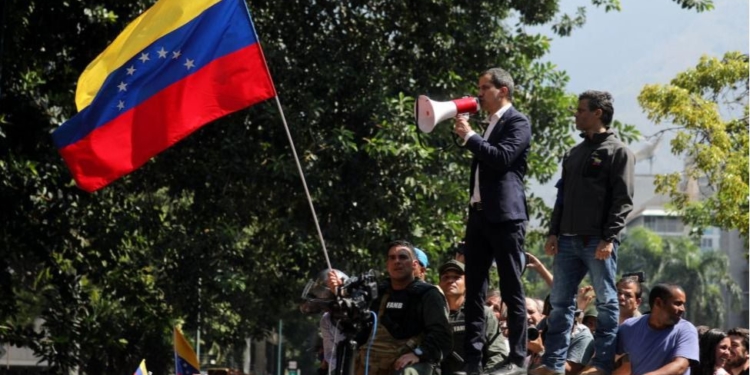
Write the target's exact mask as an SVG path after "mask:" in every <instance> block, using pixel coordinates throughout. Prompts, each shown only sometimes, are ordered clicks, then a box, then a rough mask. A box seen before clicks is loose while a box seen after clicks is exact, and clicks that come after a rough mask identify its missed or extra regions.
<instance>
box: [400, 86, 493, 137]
mask: <svg viewBox="0 0 750 375" xmlns="http://www.w3.org/2000/svg"><path fill="white" fill-rule="evenodd" d="M477 111H479V101H478V100H477V98H475V97H466V98H461V99H455V100H451V101H448V102H436V101H434V100H431V99H430V98H428V97H427V96H425V95H420V96H419V97H418V98H417V101H416V102H415V103H414V114H415V117H416V118H417V125H419V130H421V131H422V132H424V133H430V132H432V130H433V129H435V125H437V124H438V123H439V122H441V121H444V120H447V119H449V118H452V117H454V116H456V115H457V114H459V113H474V112H477Z"/></svg>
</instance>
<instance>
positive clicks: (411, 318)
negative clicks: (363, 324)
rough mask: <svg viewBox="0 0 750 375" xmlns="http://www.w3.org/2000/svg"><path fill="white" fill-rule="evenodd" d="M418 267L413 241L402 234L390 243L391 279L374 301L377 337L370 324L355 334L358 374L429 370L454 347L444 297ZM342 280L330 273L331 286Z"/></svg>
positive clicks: (407, 374) (410, 374)
mask: <svg viewBox="0 0 750 375" xmlns="http://www.w3.org/2000/svg"><path fill="white" fill-rule="evenodd" d="M417 267H419V263H418V260H417V255H416V253H415V251H414V246H412V245H411V244H410V243H409V242H407V241H403V240H398V241H394V242H391V243H390V244H389V245H388V259H387V269H388V275H389V279H388V281H386V282H384V283H382V284H381V285H380V287H379V290H378V298H376V299H374V300H373V301H372V304H371V305H370V310H371V311H373V312H376V314H377V325H376V328H375V337H374V339H372V340H370V337H372V328H371V327H370V329H366V330H363V331H362V332H360V334H359V335H357V337H356V338H355V339H356V340H357V342H358V343H359V344H360V347H359V353H358V357H357V360H356V363H355V374H356V375H365V374H368V375H393V374H403V375H431V374H432V373H433V371H434V370H435V368H436V366H437V365H438V364H439V363H440V362H441V361H442V360H443V359H444V358H445V357H446V356H447V355H449V354H450V353H451V348H452V347H453V338H452V336H451V327H450V325H449V323H448V309H447V307H446V302H445V297H443V295H442V294H441V293H440V291H439V290H438V288H437V287H435V286H434V285H430V284H428V283H425V282H424V281H421V280H418V279H416V278H415V277H414V269H415V268H417ZM340 284H341V282H340V280H338V279H337V277H336V274H335V273H330V274H329V286H330V287H331V289H332V290H336V288H337V287H338V286H339V285H340ZM368 349H369V351H368ZM365 367H367V369H366V368H365Z"/></svg>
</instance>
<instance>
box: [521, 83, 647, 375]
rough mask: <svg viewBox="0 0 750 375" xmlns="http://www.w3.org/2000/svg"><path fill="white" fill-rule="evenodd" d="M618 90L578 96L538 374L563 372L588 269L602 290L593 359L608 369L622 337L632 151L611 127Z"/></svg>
mask: <svg viewBox="0 0 750 375" xmlns="http://www.w3.org/2000/svg"><path fill="white" fill-rule="evenodd" d="M612 102H613V99H612V95H610V94H609V93H608V92H604V91H593V90H592V91H586V92H584V93H583V94H581V95H580V96H579V97H578V108H577V110H576V114H575V120H576V128H577V129H578V130H580V131H581V132H582V134H581V136H582V137H583V138H584V139H583V141H582V142H581V143H579V144H578V145H576V146H574V147H573V148H572V149H570V151H568V152H567V153H566V155H565V157H564V159H563V171H562V187H561V189H562V192H561V193H562V202H558V204H556V205H555V208H554V210H553V211H552V219H551V220H550V227H549V236H548V238H547V243H546V244H545V252H546V253H547V254H548V255H553V256H554V257H555V260H554V267H553V270H552V273H553V274H554V275H555V279H554V282H553V284H552V292H551V294H550V303H551V305H552V311H551V312H550V315H549V317H548V318H547V325H548V329H547V337H546V340H545V354H544V358H543V359H542V363H543V365H544V366H541V367H539V368H537V369H534V370H533V371H532V372H531V373H532V374H533V375H551V374H562V373H563V372H564V369H565V367H564V366H565V358H566V355H567V350H568V346H569V344H570V329H571V326H572V324H573V311H574V304H575V300H576V298H575V297H576V293H577V291H578V286H579V284H580V283H581V281H582V280H583V278H584V277H585V276H586V273H589V274H590V275H591V281H592V284H593V286H594V292H595V293H596V309H597V323H596V332H595V334H594V347H595V354H594V358H593V360H592V361H591V364H592V367H590V368H587V369H585V370H584V373H587V374H593V373H599V374H607V375H608V374H610V373H611V372H612V366H613V363H614V355H615V350H616V345H617V341H616V340H617V325H618V315H619V313H618V302H617V288H616V286H615V274H616V273H617V246H618V245H619V234H620V231H621V230H622V228H623V227H625V218H626V217H627V216H628V214H629V213H630V211H632V209H633V169H634V165H635V157H634V156H633V153H632V152H631V151H630V150H628V148H627V147H626V146H625V145H624V144H623V143H622V141H620V140H619V139H618V138H617V136H616V135H615V134H614V133H613V132H612V131H611V130H609V124H610V123H611V122H612V116H613V114H614V107H613V105H612Z"/></svg>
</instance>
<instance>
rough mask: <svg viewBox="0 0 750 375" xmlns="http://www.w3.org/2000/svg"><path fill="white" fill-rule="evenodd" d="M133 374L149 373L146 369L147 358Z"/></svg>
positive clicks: (142, 374) (143, 374)
mask: <svg viewBox="0 0 750 375" xmlns="http://www.w3.org/2000/svg"><path fill="white" fill-rule="evenodd" d="M133 375H148V370H146V360H145V359H144V360H142V361H141V365H140V366H138V369H136V370H135V372H134V373H133Z"/></svg>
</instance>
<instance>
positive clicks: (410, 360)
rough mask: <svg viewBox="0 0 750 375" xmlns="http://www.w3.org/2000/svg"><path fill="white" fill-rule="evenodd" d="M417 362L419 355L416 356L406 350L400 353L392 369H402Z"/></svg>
mask: <svg viewBox="0 0 750 375" xmlns="http://www.w3.org/2000/svg"><path fill="white" fill-rule="evenodd" d="M418 362H419V357H417V355H416V354H414V353H413V352H408V353H406V354H404V355H402V356H401V357H398V359H397V360H396V362H394V363H393V369H394V370H396V371H398V370H403V369H404V367H406V366H409V365H413V364H415V363H418Z"/></svg>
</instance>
